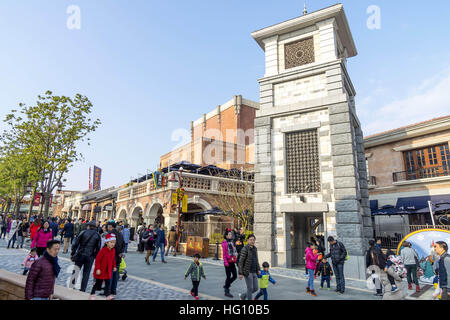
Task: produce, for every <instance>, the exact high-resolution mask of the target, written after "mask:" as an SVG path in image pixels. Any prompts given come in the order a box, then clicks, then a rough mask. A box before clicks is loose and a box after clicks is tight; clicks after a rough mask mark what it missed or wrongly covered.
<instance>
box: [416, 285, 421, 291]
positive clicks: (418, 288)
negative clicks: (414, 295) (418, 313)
mask: <svg viewBox="0 0 450 320" xmlns="http://www.w3.org/2000/svg"><path fill="white" fill-rule="evenodd" d="M416 292H420V287H419V285H418V284H416Z"/></svg>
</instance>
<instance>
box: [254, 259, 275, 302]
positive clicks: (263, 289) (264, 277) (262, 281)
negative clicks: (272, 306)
mask: <svg viewBox="0 0 450 320" xmlns="http://www.w3.org/2000/svg"><path fill="white" fill-rule="evenodd" d="M262 267H263V269H262V270H261V273H260V274H259V275H258V278H259V289H260V290H259V292H258V294H257V295H256V296H255V299H254V300H258V299H259V298H260V297H261V296H262V295H263V296H264V300H268V294H267V287H268V286H269V281H270V282H271V283H272V284H275V283H276V281H275V280H273V278H272V276H271V275H270V272H269V263H268V262H266V261H264V262H263V264H262Z"/></svg>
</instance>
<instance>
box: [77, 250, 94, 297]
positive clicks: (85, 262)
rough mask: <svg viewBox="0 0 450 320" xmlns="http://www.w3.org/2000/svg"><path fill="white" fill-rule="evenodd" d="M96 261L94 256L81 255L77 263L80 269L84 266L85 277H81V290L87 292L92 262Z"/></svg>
mask: <svg viewBox="0 0 450 320" xmlns="http://www.w3.org/2000/svg"><path fill="white" fill-rule="evenodd" d="M93 263H94V258H91V257H87V256H80V257H79V258H78V259H77V260H76V261H75V265H76V266H77V267H78V268H79V269H80V271H81V268H83V278H82V279H81V288H80V291H83V292H86V288H87V285H88V281H89V277H90V275H91V269H92V264H93Z"/></svg>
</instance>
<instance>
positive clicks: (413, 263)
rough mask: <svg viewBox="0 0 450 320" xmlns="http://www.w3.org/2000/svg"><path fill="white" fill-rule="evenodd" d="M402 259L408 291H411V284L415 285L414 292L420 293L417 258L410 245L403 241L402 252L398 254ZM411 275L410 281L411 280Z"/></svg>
mask: <svg viewBox="0 0 450 320" xmlns="http://www.w3.org/2000/svg"><path fill="white" fill-rule="evenodd" d="M400 256H401V257H402V258H403V263H404V264H405V268H406V271H407V275H406V278H407V279H408V290H412V289H413V288H412V282H414V283H415V285H416V292H420V286H419V281H418V280H417V265H418V264H419V256H418V255H417V252H416V251H415V250H414V249H413V248H412V245H411V243H409V242H407V241H404V242H403V250H402V252H401V254H400ZM411 275H412V279H411Z"/></svg>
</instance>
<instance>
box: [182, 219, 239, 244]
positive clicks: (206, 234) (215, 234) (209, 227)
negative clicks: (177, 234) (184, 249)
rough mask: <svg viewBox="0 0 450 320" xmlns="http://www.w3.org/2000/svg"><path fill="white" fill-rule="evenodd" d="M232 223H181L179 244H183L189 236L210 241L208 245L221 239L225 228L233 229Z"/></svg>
mask: <svg viewBox="0 0 450 320" xmlns="http://www.w3.org/2000/svg"><path fill="white" fill-rule="evenodd" d="M234 227H235V225H234V222H233V221H231V222H194V221H192V222H191V221H189V222H181V229H182V232H181V240H180V242H181V243H185V242H186V241H187V238H188V237H189V236H197V237H203V238H208V239H210V243H212V242H214V243H215V241H216V240H217V239H216V238H220V237H222V238H223V234H224V233H225V230H226V229H227V228H232V229H234Z"/></svg>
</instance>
